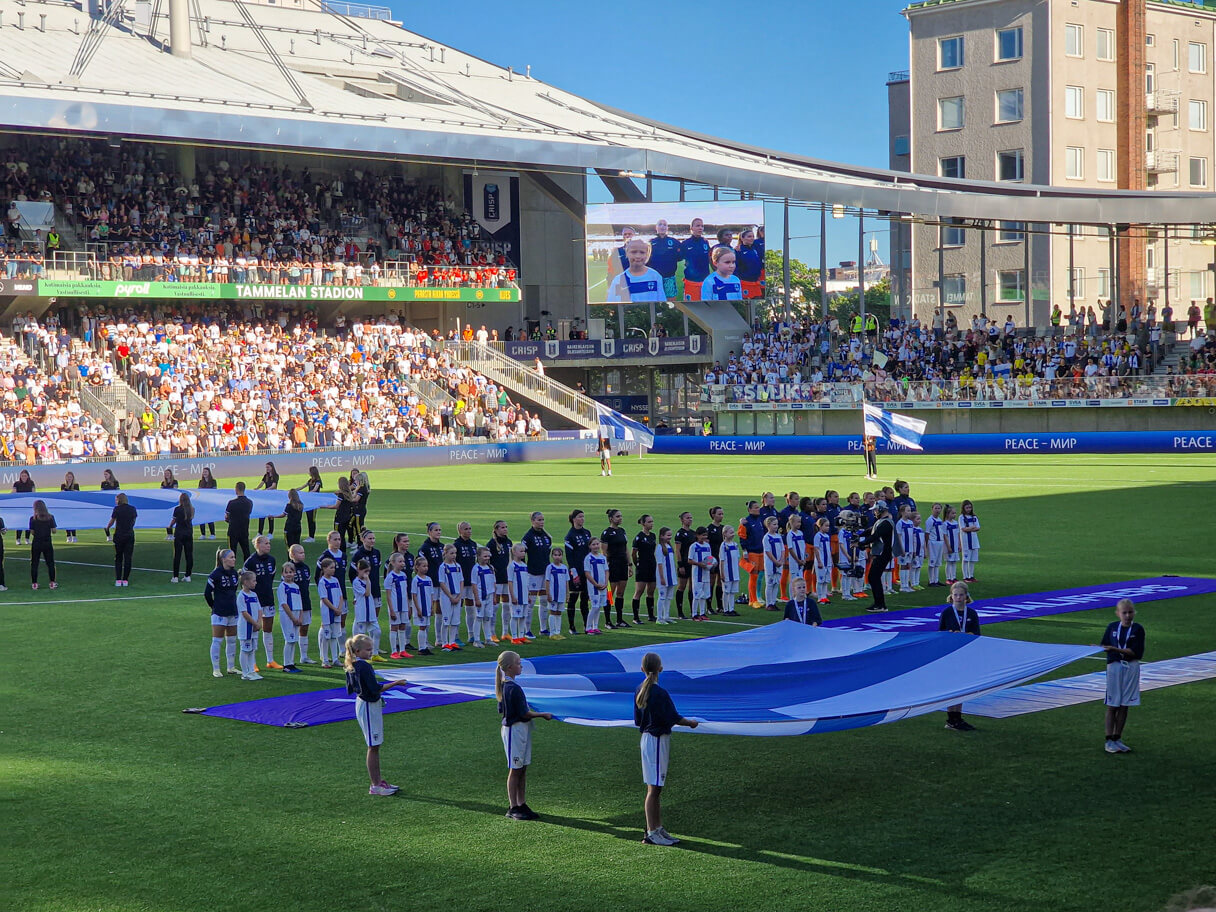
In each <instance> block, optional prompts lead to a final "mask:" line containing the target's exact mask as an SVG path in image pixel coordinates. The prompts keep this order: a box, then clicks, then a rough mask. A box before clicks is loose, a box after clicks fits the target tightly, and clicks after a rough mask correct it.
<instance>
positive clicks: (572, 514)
mask: <svg viewBox="0 0 1216 912" xmlns="http://www.w3.org/2000/svg"><path fill="white" fill-rule="evenodd" d="M582 515H583V511H582V510H580V509H578V508H577V507H575V508H574V509H573V510H571V511H570V516H569V522H570V525H572V526H573V525H574V517H576V516H582Z"/></svg>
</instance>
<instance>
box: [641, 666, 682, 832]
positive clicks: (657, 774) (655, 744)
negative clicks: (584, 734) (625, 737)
mask: <svg viewBox="0 0 1216 912" xmlns="http://www.w3.org/2000/svg"><path fill="white" fill-rule="evenodd" d="M662 670H663V660H662V659H661V658H659V654H658V653H657V652H648V653H646V655H644V656H643V657H642V671H643V672H644V673H645V675H646V680H645V681H643V682H642V683H641V684H639V685H638V689H637V692H636V693H635V695H634V700H633V724H634V725H636V726H637V727H638V728H639V729H640V730H641V732H642V781H643V782H645V783H646V804H645V809H646V835H645V837H643V839H642V841H643V842H645V843H648V844H649V845H662V846H670V845H675V844H676V843H677V842H679V841H680V840H678V839H676V838H674V837H673V836H671V835H670V834H669V833H668V832H667V830H665V829H663V810H662V807H661V804H660V802H661V800H662V793H663V785H664V783H666V781H667V761H668V759H669V758H670V756H671V730H672V728H674V727H675V726H677V725H686V726H687V727H689V728H696V727H697V722H696V720H694V719H685V718H684V717H683V716H681V715H680V714H679V712H677V711H676V706H675V704H674V703H673V702H672V701H671V695H670V694H668V693H667V691H666V690H664V689H663V688H662V687H660V686H659V673H660V672H661V671H662Z"/></svg>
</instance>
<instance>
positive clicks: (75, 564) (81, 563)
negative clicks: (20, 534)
mask: <svg viewBox="0 0 1216 912" xmlns="http://www.w3.org/2000/svg"><path fill="white" fill-rule="evenodd" d="M60 564H63V565H64V566H68V567H109V568H110V569H111V570H113V569H114V565H113V564H90V563H89V562H88V561H65V560H57V561H55V565H56V566H58V565H60ZM131 569H132V570H142V571H143V572H145V573H172V572H173V571H172V570H162V569H160V568H159V567H132V568H131Z"/></svg>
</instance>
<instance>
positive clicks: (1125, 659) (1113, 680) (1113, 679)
mask: <svg viewBox="0 0 1216 912" xmlns="http://www.w3.org/2000/svg"><path fill="white" fill-rule="evenodd" d="M1115 615H1116V616H1117V617H1118V618H1119V620H1117V621H1114V622H1113V623H1111V624H1109V625H1107V627H1106V632H1105V633H1103V634H1102V642H1101V643H1100V644H1099V645H1100V646H1101V647H1102V648H1103V649H1105V650H1106V752H1107V753H1108V754H1124V753H1127V752H1128V751H1130V750H1131V748H1130V747H1128V746H1127V745H1126V744H1124V743H1123V726H1124V725H1126V724H1127V708H1128V707H1129V706H1139V705H1140V660H1141V659H1142V658H1144V628H1143V627H1141V626H1140V625H1139V624H1137V623H1136V622H1135V617H1136V606H1135V605H1134V604H1133V603H1132V600H1131V599H1120V600H1119V604H1117V605H1116V606H1115Z"/></svg>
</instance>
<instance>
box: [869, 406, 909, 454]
mask: <svg viewBox="0 0 1216 912" xmlns="http://www.w3.org/2000/svg"><path fill="white" fill-rule="evenodd" d="M861 408H862V411H863V412H864V413H865V424H866V436H867V437H874V438H878V439H883V440H889V441H891V442H892V443H897V444H899V445H900V446H904V447H907V448H908V449H911V450H922V449H924V447H922V446H921V445H920V438H921V436H922V435H923V434H924V433H925V422H924V421H921V420H920V419H919V418H909V417H908V416H907V415H898V414H896V413H895V412H888V411H887V410H886V409H885V408H879V407H878V406H877V405H871V404H870V403H868V402H863V403H862V406H861Z"/></svg>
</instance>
